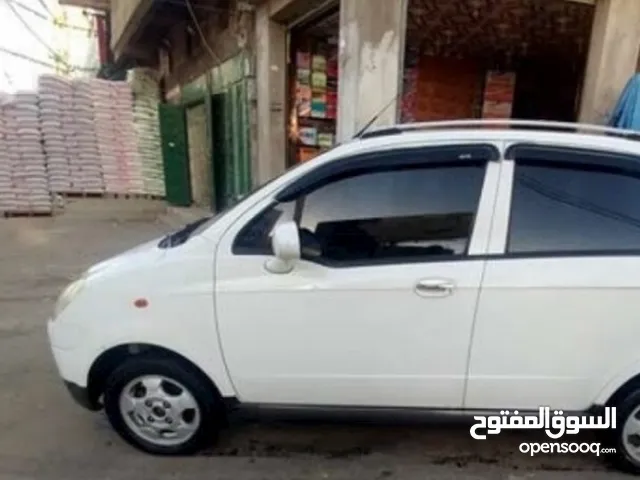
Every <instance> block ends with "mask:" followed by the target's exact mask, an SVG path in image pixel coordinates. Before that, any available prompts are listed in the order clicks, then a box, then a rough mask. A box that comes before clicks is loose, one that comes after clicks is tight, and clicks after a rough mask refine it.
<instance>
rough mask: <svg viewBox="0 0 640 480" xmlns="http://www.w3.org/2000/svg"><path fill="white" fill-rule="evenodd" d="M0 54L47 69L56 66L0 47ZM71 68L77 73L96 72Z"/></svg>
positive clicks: (81, 68)
mask: <svg viewBox="0 0 640 480" xmlns="http://www.w3.org/2000/svg"><path fill="white" fill-rule="evenodd" d="M0 52H1V53H6V54H8V55H11V56H13V57H16V58H20V59H22V60H26V61H28V62H31V63H35V64H38V65H42V66H43V67H48V68H51V69H55V68H56V65H54V64H52V63H49V62H45V61H44V60H39V59H37V58H33V57H30V56H29V55H25V54H24V53H20V52H16V51H14V50H10V49H8V48H5V47H0ZM71 68H73V69H74V70H79V71H83V72H95V71H96V69H94V68H88V67H79V66H71Z"/></svg>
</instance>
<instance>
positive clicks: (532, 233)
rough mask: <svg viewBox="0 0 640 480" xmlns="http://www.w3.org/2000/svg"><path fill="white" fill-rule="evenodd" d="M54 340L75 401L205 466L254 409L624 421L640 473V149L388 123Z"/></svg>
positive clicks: (57, 328) (98, 289) (122, 260)
mask: <svg viewBox="0 0 640 480" xmlns="http://www.w3.org/2000/svg"><path fill="white" fill-rule="evenodd" d="M502 123H505V125H504V126H503V127H506V128H496V127H499V126H500V125H502ZM487 126H491V127H493V128H487ZM519 127H526V128H519ZM576 130H577V131H576ZM48 331H49V338H50V343H51V347H52V350H53V355H54V357H55V361H56V363H57V367H58V370H59V373H60V375H61V377H62V378H63V379H64V381H65V383H66V384H67V386H68V388H69V390H70V391H71V393H72V395H73V396H74V397H75V398H76V399H77V400H78V401H80V402H81V403H82V404H83V405H84V406H86V407H88V408H91V409H94V410H98V409H100V408H102V407H104V409H105V411H106V414H107V416H108V418H109V420H110V421H111V424H112V425H113V427H114V428H115V429H116V430H117V431H118V432H119V433H120V434H121V435H122V436H123V437H124V439H125V440H127V441H128V442H130V443H131V444H133V445H135V446H136V447H138V448H140V449H142V450H144V451H147V452H151V453H156V454H185V453H191V452H194V451H197V450H198V449H200V448H202V447H203V446H205V445H206V444H207V443H209V442H211V441H212V439H214V438H215V435H214V434H215V432H216V430H217V428H218V427H219V426H220V425H221V422H222V421H223V420H224V418H225V414H226V413H227V411H228V408H230V406H238V405H240V406H242V405H249V404H254V405H255V404H259V405H264V406H269V405H272V406H273V405H279V406H282V405H286V406H290V407H300V408H308V407H328V406H330V407H339V408H344V409H352V408H366V409H369V408H371V407H381V408H389V407H393V408H395V409H425V410H448V411H456V412H462V413H465V412H466V413H468V414H470V415H474V414H476V413H477V412H480V411H485V412H487V411H490V412H494V411H499V410H502V409H507V408H508V409H518V410H519V411H521V412H528V411H532V412H536V411H538V408H539V407H541V406H550V408H552V409H561V410H563V411H564V412H565V413H566V414H569V413H573V412H576V413H589V414H591V415H593V414H595V413H596V412H599V411H602V410H603V408H604V407H608V406H614V407H616V408H617V413H616V420H617V427H616V428H615V429H613V430H611V431H610V432H609V434H608V435H605V437H606V441H607V442H610V444H611V445H612V446H614V447H615V448H616V449H617V452H618V453H617V455H616V456H615V460H616V461H617V464H618V466H619V467H621V468H625V469H627V470H632V471H635V472H640V142H638V141H637V140H636V139H635V138H634V137H633V135H632V134H631V133H630V132H628V131H620V130H613V129H607V128H604V127H596V126H579V125H576V124H556V123H550V122H544V123H543V122H515V121H514V122H482V121H460V122H450V123H447V122H445V123H436V124H426V125H417V124H414V125H398V126H395V127H392V128H387V129H378V130H372V131H371V132H369V133H368V134H365V135H363V136H362V137H359V138H357V139H354V140H352V141H350V142H348V143H345V144H343V145H340V146H338V147H336V148H334V149H333V150H331V151H329V152H327V153H325V154H323V155H321V156H319V157H317V158H316V159H315V160H313V161H310V162H308V163H304V164H302V165H299V166H298V167H296V168H294V169H293V170H290V171H288V172H286V173H285V174H283V175H282V176H280V177H278V178H277V179H275V180H273V181H271V182H269V183H268V184H266V185H264V186H263V187H261V188H260V189H258V190H257V191H255V192H254V193H252V194H251V195H249V196H247V197H245V198H244V199H243V200H241V201H240V202H239V203H237V204H236V205H235V206H234V207H232V208H230V209H228V210H227V211H226V212H224V213H222V214H220V215H218V216H216V217H213V218H207V219H203V220H202V221H200V222H197V223H194V224H192V225H189V226H187V227H185V228H184V229H182V230H180V231H178V232H175V233H173V234H171V235H169V236H167V237H166V238H163V239H159V240H157V241H154V242H151V243H147V244H145V245H142V246H140V247H138V248H135V249H134V250H131V251H128V252H126V253H124V254H122V255H119V256H117V257H115V258H112V259H110V260H108V261H106V262H103V263H101V264H99V265H97V266H94V267H93V268H91V269H89V270H88V271H87V272H86V273H85V274H84V275H82V276H81V277H80V278H79V279H78V280H77V281H75V282H74V283H72V284H71V285H70V286H69V287H68V288H67V289H66V290H65V291H64V293H63V294H62V295H61V297H60V299H59V301H58V303H57V305H56V308H55V314H54V315H53V317H52V319H51V320H50V321H49V323H48ZM564 440H565V441H567V439H566V438H565V439H564ZM568 440H569V441H570V439H568Z"/></svg>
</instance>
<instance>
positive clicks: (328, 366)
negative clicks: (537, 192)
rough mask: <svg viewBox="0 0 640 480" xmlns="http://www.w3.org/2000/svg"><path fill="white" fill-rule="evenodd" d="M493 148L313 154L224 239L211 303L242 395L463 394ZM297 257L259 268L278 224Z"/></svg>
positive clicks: (303, 400) (432, 402) (413, 399)
mask: <svg viewBox="0 0 640 480" xmlns="http://www.w3.org/2000/svg"><path fill="white" fill-rule="evenodd" d="M499 156H500V154H499V151H498V149H497V148H496V147H495V146H494V145H490V144H488V145H485V144H481V145H442V146H434V147H421V148H407V149H400V150H393V151H386V152H373V153H369V154H363V155H358V156H356V157H354V158H344V159H341V160H339V161H335V162H333V163H331V164H329V165H326V166H323V167H318V168H317V169H315V170H313V171H311V172H310V173H307V174H306V175H305V176H304V177H303V178H300V179H299V180H298V181H296V182H294V183H293V184H292V185H289V186H288V187H285V189H284V190H283V191H281V192H279V193H278V195H276V197H275V198H269V199H267V200H265V201H263V202H261V203H260V204H258V205H256V206H255V207H254V208H251V209H250V210H249V211H248V212H247V213H246V214H245V215H243V216H242V217H241V218H240V219H239V220H238V221H237V223H236V224H235V225H234V226H233V227H232V228H230V229H229V231H228V232H227V233H226V234H225V236H224V238H223V239H222V241H221V243H220V245H219V248H218V252H217V262H216V312H217V317H218V326H219V332H220V340H221V343H222V347H223V350H224V355H225V360H226V364H227V367H228V370H229V373H230V375H231V378H232V380H233V383H234V386H235V388H236V389H237V392H238V394H239V396H240V399H241V400H242V401H246V402H259V403H281V404H282V403H284V404H303V405H304V404H313V405H335V406H348V405H356V406H393V407H410V406H413V407H415V406H419V407H452V408H457V407H460V406H461V405H462V398H463V391H464V383H465V378H466V372H467V361H468V353H469V342H470V336H471V331H472V325H473V319H474V314H475V309H476V303H477V299H478V293H479V287H480V281H481V277H482V273H483V269H484V266H485V260H484V259H483V258H482V254H484V253H485V251H486V248H487V245H488V240H489V231H490V228H489V226H490V223H491V216H492V213H493V206H494V200H495V195H496V187H497V182H498V177H499V170H500V163H499V161H498V159H499ZM283 221H295V222H296V224H297V225H298V228H299V231H300V238H301V243H302V260H301V261H299V262H298V263H297V264H296V265H295V268H294V269H293V271H292V272H290V273H287V274H280V275H278V274H273V273H270V272H269V271H267V270H266V269H265V263H266V262H267V261H268V260H269V259H270V258H272V255H273V253H272V248H271V244H270V235H271V232H272V231H273V229H274V227H275V225H277V224H278V223H280V222H283Z"/></svg>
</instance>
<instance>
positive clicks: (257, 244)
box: [233, 202, 295, 255]
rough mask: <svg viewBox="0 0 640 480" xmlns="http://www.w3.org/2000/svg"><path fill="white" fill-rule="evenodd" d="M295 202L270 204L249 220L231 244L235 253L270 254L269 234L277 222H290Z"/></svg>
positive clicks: (271, 248)
mask: <svg viewBox="0 0 640 480" xmlns="http://www.w3.org/2000/svg"><path fill="white" fill-rule="evenodd" d="M294 211H295V202H288V203H276V204H274V205H270V206H269V207H267V208H266V209H265V210H263V211H262V212H260V213H259V214H258V215H257V216H256V217H255V218H254V219H253V220H251V221H250V222H249V223H248V224H247V225H246V226H245V227H244V228H243V229H242V230H241V231H240V233H239V234H238V236H237V237H236V239H235V242H234V244H233V252H234V253H235V254H237V255H272V254H273V247H272V246H271V236H272V234H273V230H274V229H275V227H277V226H278V225H279V224H281V223H284V222H291V221H292V220H293V215H294Z"/></svg>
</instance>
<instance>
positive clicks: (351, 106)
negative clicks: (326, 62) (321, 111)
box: [337, 0, 408, 141]
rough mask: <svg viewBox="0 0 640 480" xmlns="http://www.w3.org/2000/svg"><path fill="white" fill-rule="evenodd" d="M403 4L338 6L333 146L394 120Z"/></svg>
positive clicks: (350, 0) (349, 0) (355, 0)
mask: <svg viewBox="0 0 640 480" xmlns="http://www.w3.org/2000/svg"><path fill="white" fill-rule="evenodd" d="M407 4H408V0H394V1H389V0H342V2H341V7H340V53H339V62H340V65H339V69H340V71H339V78H340V80H339V92H338V132H337V133H338V134H337V136H338V141H344V140H346V139H348V138H351V137H352V136H353V135H354V134H355V133H356V132H357V131H358V130H359V129H361V128H362V127H364V126H365V124H367V123H368V122H369V121H370V120H371V119H372V117H374V116H375V115H376V114H377V113H379V112H380V111H381V110H383V109H384V112H383V113H382V114H381V115H380V118H379V119H378V120H377V121H376V122H375V125H389V124H393V123H396V122H397V120H398V118H399V116H398V115H399V104H400V93H401V88H402V69H403V64H404V45H405V42H404V39H405V27H406V15H407Z"/></svg>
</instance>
